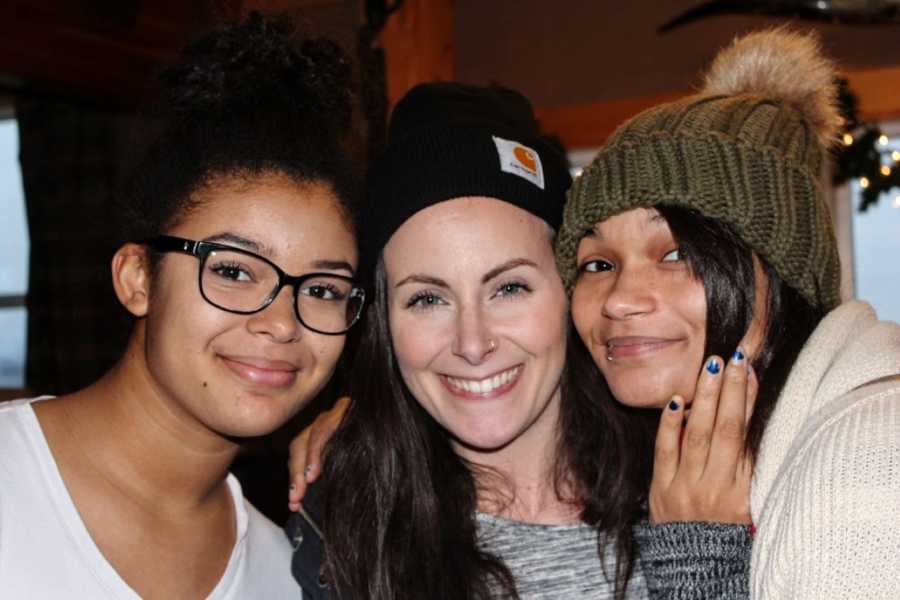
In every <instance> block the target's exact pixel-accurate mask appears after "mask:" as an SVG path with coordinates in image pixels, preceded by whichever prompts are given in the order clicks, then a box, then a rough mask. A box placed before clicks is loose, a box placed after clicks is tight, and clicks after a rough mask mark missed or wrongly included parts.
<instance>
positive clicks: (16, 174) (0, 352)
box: [0, 118, 29, 388]
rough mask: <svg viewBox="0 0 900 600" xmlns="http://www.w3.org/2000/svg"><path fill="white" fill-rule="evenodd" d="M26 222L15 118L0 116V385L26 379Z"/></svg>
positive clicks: (18, 385)
mask: <svg viewBox="0 0 900 600" xmlns="http://www.w3.org/2000/svg"><path fill="white" fill-rule="evenodd" d="M28 253H29V240H28V226H27V221H26V216H25V198H24V194H23V191H22V175H21V170H20V169H19V130H18V127H17V125H16V121H15V119H9V118H6V119H0V332H2V335H0V388H21V387H23V386H24V383H25V353H26V342H27V337H26V328H27V316H28V315H27V312H26V308H25V295H26V293H27V291H28Z"/></svg>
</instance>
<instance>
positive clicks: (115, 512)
mask: <svg viewBox="0 0 900 600" xmlns="http://www.w3.org/2000/svg"><path fill="white" fill-rule="evenodd" d="M348 81H349V66H348V64H347V62H346V60H345V59H344V57H343V56H342V54H341V53H340V52H339V51H338V50H337V48H336V47H335V46H334V45H333V44H332V43H330V42H327V41H325V40H307V41H303V40H300V41H299V42H298V41H297V40H294V39H292V38H291V31H290V28H289V27H288V26H287V25H285V24H283V23H280V22H273V21H267V20H264V19H263V18H261V17H259V16H258V15H254V16H251V17H250V18H249V19H248V20H247V21H245V22H244V23H242V24H240V25H232V26H225V27H222V28H220V29H218V30H216V31H214V32H212V33H211V34H209V35H207V36H206V37H204V38H202V39H200V40H198V41H197V42H196V43H194V44H193V45H191V46H189V47H188V48H187V49H186V50H185V51H184V53H183V54H182V56H181V59H180V62H179V63H178V64H176V65H175V66H174V67H172V68H170V69H169V70H167V71H166V72H165V73H164V75H163V82H164V98H163V101H162V106H161V109H160V111H159V112H158V113H157V114H155V115H154V117H155V120H156V122H155V126H156V135H155V137H154V138H153V139H152V141H151V142H150V143H149V145H148V146H147V147H146V149H145V152H144V153H143V157H142V159H141V160H140V161H139V162H138V163H137V165H136V167H135V169H134V175H133V178H132V180H131V183H130V185H129V187H128V191H127V192H126V193H125V194H124V196H123V203H124V204H125V208H126V212H127V225H128V227H129V229H130V234H131V239H132V240H134V241H133V242H130V243H126V244H124V245H123V246H122V247H121V248H120V249H119V250H118V251H117V252H116V254H115V256H114V257H113V259H112V277H113V284H114V287H115V291H116V294H117V295H118V298H119V300H120V301H121V302H122V304H123V306H124V307H125V308H126V309H127V310H128V311H129V312H130V313H131V314H132V315H133V316H134V327H133V331H132V333H131V337H130V340H129V343H128V346H127V349H126V351H125V353H124V355H123V356H122V358H121V360H120V361H119V362H118V364H117V365H116V366H115V367H114V368H113V369H112V370H110V371H109V373H107V374H106V375H105V376H104V377H103V378H102V379H100V380H99V381H97V382H96V383H94V384H93V385H91V386H89V387H87V388H85V389H83V390H80V391H77V392H74V393H71V394H67V395H64V396H60V397H58V398H47V397H43V398H37V399H29V400H20V401H14V402H12V403H8V404H5V405H3V407H2V408H0V590H2V592H0V595H2V596H3V597H11V598H37V599H42V598H64V597H72V596H73V595H74V596H77V597H84V598H121V599H126V598H127V599H135V598H139V597H140V598H160V599H166V600H170V599H177V598H203V597H208V598H215V599H235V600H237V599H245V598H294V597H298V595H299V594H300V591H299V589H298V588H297V584H296V583H295V582H294V581H293V580H292V578H291V576H290V568H289V562H290V546H289V544H288V542H287V540H286V539H285V537H284V534H283V533H282V532H281V530H280V529H278V528H277V527H275V525H273V524H272V523H271V522H269V521H268V520H267V519H265V517H263V516H262V515H260V514H259V513H258V512H257V511H256V510H255V509H254V508H253V507H252V506H250V505H249V504H248V503H247V502H246V501H245V500H244V499H243V496H242V493H241V488H240V485H239V483H238V482H237V480H236V479H235V478H234V477H233V476H232V475H230V474H229V473H228V469H229V465H230V464H231V462H232V460H233V459H234V457H235V455H236V453H237V452H238V449H239V445H240V440H241V439H242V438H246V437H255V436H260V435H265V434H267V433H269V432H271V431H272V430H274V429H275V428H277V427H278V426H280V425H282V424H283V423H285V422H286V421H287V420H288V419H289V418H290V417H291V416H292V415H294V414H295V413H296V412H297V411H298V410H299V409H300V408H302V407H303V406H304V404H305V403H306V402H307V401H309V400H310V399H311V398H312V397H313V396H315V395H316V393H318V392H319V390H321V389H322V387H323V386H324V385H325V383H326V382H327V381H328V379H329V378H330V376H331V374H332V372H333V371H334V368H335V364H336V362H337V360H338V357H339V355H340V354H341V351H342V349H343V346H344V339H345V335H344V334H345V333H346V332H347V330H348V329H349V328H350V327H352V326H353V324H354V323H355V322H356V320H357V319H358V317H359V315H360V313H361V310H362V304H363V301H364V294H363V292H362V290H361V288H360V287H359V286H357V284H356V283H355V280H354V273H355V270H356V265H357V251H356V244H355V238H354V227H353V224H352V222H351V218H350V212H349V210H348V202H349V201H350V199H351V195H352V189H353V186H352V178H351V177H350V170H349V168H348V164H347V160H346V158H345V156H344V155H343V153H342V151H341V150H340V148H339V138H340V136H341V135H342V134H343V133H344V132H345V130H346V128H347V125H348V121H349V114H350V94H349V91H348Z"/></svg>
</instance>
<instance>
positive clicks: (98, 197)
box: [16, 99, 130, 394]
mask: <svg viewBox="0 0 900 600" xmlns="http://www.w3.org/2000/svg"><path fill="white" fill-rule="evenodd" d="M16 118H17V119H18V122H19V136H20V146H19V148H20V159H21V164H22V184H23V187H24V191H25V204H26V208H27V213H28V229H29V233H30V236H31V255H30V264H29V271H30V275H29V284H28V297H27V307H28V355H27V361H28V362H27V366H26V386H27V387H28V389H29V390H31V391H32V392H33V393H35V394H61V393H66V392H72V391H75V390H77V389H80V388H82V387H84V386H85V385H87V384H89V383H91V382H93V381H95V380H96V379H97V378H98V377H99V376H100V375H101V374H102V373H103V372H104V371H105V370H107V369H108V368H109V367H110V366H111V365H112V364H113V363H114V362H115V361H116V360H117V359H118V358H119V357H120V356H121V354H122V351H123V349H124V346H125V342H126V340H127V337H128V333H129V329H130V321H129V318H128V316H127V313H126V312H125V310H124V309H123V308H122V307H121V306H120V305H119V303H118V301H117V300H116V298H115V295H114V293H113V288H112V282H111V279H110V267H109V265H110V259H111V258H112V255H113V253H114V252H115V249H116V247H117V244H118V241H119V235H118V232H117V227H116V219H115V218H114V212H115V211H114V210H113V198H114V195H115V190H116V186H117V179H118V176H119V172H120V171H121V159H120V157H121V156H122V154H123V152H122V150H123V142H122V141H123V140H124V139H125V135H124V134H125V132H127V131H128V128H129V119H128V117H126V116H123V115H120V114H117V113H114V112H108V111H105V110H103V109H99V108H95V107H90V106H80V105H76V104H69V103H66V102H64V101H59V100H46V99H19V100H17V102H16Z"/></svg>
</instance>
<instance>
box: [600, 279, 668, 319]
mask: <svg viewBox="0 0 900 600" xmlns="http://www.w3.org/2000/svg"><path fill="white" fill-rule="evenodd" d="M652 289H653V283H652V277H650V276H649V275H648V274H647V273H646V270H644V269H640V268H622V269H620V270H619V272H618V273H617V275H616V279H615V281H614V283H613V286H612V289H610V291H609V294H608V295H607V296H606V299H605V301H604V302H603V315H604V316H605V317H607V318H610V319H614V320H626V319H632V318H635V317H639V316H641V315H645V314H648V313H650V312H653V310H654V308H655V306H656V301H655V299H654V295H653V293H652Z"/></svg>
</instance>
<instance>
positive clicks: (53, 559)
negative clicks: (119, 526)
mask: <svg viewBox="0 0 900 600" xmlns="http://www.w3.org/2000/svg"><path fill="white" fill-rule="evenodd" d="M34 401H35V400H14V401H11V402H3V403H0V599H2V600H21V599H28V600H56V599H62V598H65V599H70V598H85V599H91V600H94V599H105V598H112V599H115V600H136V599H138V598H139V596H138V594H137V593H135V591H134V590H133V589H131V588H130V587H129V586H128V584H127V583H125V581H124V580H123V579H122V578H121V577H120V576H119V574H118V573H117V572H116V571H115V569H113V567H112V565H111V564H110V563H109V562H107V560H106V559H105V558H104V557H103V555H102V554H101V552H100V549H99V548H97V545H96V544H95V543H94V541H93V539H91V536H90V534H89V533H88V530H87V528H86V527H85V524H84V522H83V521H82V520H81V517H80V516H79V514H78V511H77V509H76V508H75V504H74V502H72V498H71V496H69V492H68V490H67V489H66V486H65V483H64V482H63V479H62V477H61V475H60V473H59V469H57V466H56V463H55V461H54V460H53V456H52V454H51V452H50V447H49V446H48V445H47V440H46V438H44V433H43V431H42V430H41V427H40V424H39V422H38V420H37V417H36V415H35V413H34V410H32V407H31V403H32V402H34ZM227 481H228V487H229V489H230V491H231V497H232V498H233V499H234V510H235V515H236V516H237V540H236V542H235V545H234V549H233V550H232V552H231V557H230V558H229V560H228V566H227V567H226V569H225V573H224V574H223V575H222V579H221V580H219V583H218V584H217V585H216V587H215V589H214V590H213V591H212V593H211V594H210V595H209V596H208V598H209V599H210V600H248V599H254V598H264V599H273V600H280V599H282V598H285V599H287V598H290V599H292V600H296V599H297V598H300V596H301V592H300V587H299V586H298V585H297V583H296V582H295V581H294V580H293V578H292V576H291V566H290V563H291V547H290V544H289V543H288V540H287V538H286V537H285V536H284V534H283V533H282V532H281V530H280V529H279V528H278V527H276V526H275V524H274V523H272V522H271V521H269V520H268V519H267V518H266V517H264V516H263V515H261V514H260V513H259V512H258V511H257V510H256V509H255V508H253V506H251V505H250V503H249V502H247V501H246V500H245V499H244V496H243V493H242V491H241V486H240V484H239V483H238V481H237V479H236V478H235V477H234V476H233V475H230V474H229V475H228V480H227ZM123 527H127V524H123Z"/></svg>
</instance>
